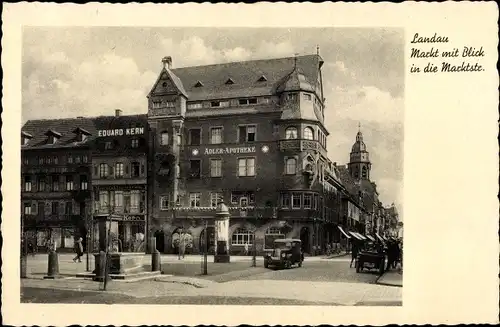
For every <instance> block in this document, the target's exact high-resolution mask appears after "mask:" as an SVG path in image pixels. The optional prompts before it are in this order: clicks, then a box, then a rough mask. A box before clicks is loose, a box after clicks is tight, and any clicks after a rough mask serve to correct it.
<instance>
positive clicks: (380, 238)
mask: <svg viewBox="0 0 500 327" xmlns="http://www.w3.org/2000/svg"><path fill="white" fill-rule="evenodd" d="M375 236H377V238H378V239H379V240H380V241H381V242H385V240H384V239H383V238H382V236H380V235H379V234H378V233H375Z"/></svg>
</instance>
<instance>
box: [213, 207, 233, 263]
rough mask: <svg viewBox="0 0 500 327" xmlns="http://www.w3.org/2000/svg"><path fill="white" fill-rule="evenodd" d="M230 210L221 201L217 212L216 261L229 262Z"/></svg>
mask: <svg viewBox="0 0 500 327" xmlns="http://www.w3.org/2000/svg"><path fill="white" fill-rule="evenodd" d="M229 215H230V214H229V210H228V208H227V206H226V205H225V204H224V203H223V202H221V203H219V204H218V205H217V210H216V213H215V241H216V242H215V257H214V262H223V263H229V261H230V256H229Z"/></svg>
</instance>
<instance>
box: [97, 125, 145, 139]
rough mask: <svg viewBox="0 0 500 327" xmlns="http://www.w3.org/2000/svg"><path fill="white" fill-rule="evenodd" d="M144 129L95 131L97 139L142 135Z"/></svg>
mask: <svg viewBox="0 0 500 327" xmlns="http://www.w3.org/2000/svg"><path fill="white" fill-rule="evenodd" d="M143 134H144V127H133V128H118V129H101V130H98V131H97V136H98V137H105V136H123V135H143Z"/></svg>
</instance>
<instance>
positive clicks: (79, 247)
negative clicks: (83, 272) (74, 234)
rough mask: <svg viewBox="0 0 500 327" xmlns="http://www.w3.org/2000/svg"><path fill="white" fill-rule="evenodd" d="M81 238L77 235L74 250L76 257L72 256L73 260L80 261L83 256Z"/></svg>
mask: <svg viewBox="0 0 500 327" xmlns="http://www.w3.org/2000/svg"><path fill="white" fill-rule="evenodd" d="M82 241H83V239H82V238H81V237H79V238H78V239H77V240H76V242H75V252H76V257H74V258H73V262H76V260H78V262H82V256H83V245H82Z"/></svg>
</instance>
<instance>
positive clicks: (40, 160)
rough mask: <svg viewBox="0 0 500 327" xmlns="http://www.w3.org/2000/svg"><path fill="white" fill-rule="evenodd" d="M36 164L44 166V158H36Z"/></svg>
mask: <svg viewBox="0 0 500 327" xmlns="http://www.w3.org/2000/svg"><path fill="white" fill-rule="evenodd" d="M38 164H39V165H43V164H44V158H43V157H38Z"/></svg>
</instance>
